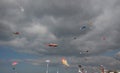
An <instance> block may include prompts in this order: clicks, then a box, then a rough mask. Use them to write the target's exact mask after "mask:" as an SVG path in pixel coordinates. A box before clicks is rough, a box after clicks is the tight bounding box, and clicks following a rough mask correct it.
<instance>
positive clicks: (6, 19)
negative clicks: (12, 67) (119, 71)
mask: <svg viewBox="0 0 120 73" xmlns="http://www.w3.org/2000/svg"><path fill="white" fill-rule="evenodd" d="M119 3H120V1H119V0H114V1H113V0H105V1H101V0H74V1H73V0H21V1H19V0H10V1H7V0H1V1H0V32H1V34H0V45H7V46H10V47H14V49H13V50H16V51H17V52H22V53H23V52H24V53H30V54H37V55H40V54H41V55H47V56H48V55H50V56H54V55H55V56H67V57H69V56H76V57H77V58H78V57H80V58H85V57H86V56H87V57H92V56H94V55H97V57H99V56H98V55H102V54H103V53H106V52H109V51H110V50H113V51H114V50H117V49H118V48H119V47H120V39H119V36H120V35H119V34H120V29H119V27H120V24H119V23H120V21H119V18H120V5H119ZM23 9H24V10H23ZM89 21H91V22H92V24H89ZM83 25H86V26H87V29H85V30H84V31H81V30H80V27H81V26H83ZM13 32H20V35H18V36H14V35H13ZM74 37H76V39H74ZM103 37H105V40H103ZM51 42H52V43H57V44H58V47H56V48H51V47H49V46H46V45H47V44H49V43H51ZM86 50H88V51H89V52H88V53H85V52H84V51H86ZM80 52H83V53H82V54H80ZM100 58H101V57H100ZM102 59H106V62H105V63H107V62H110V61H109V60H112V61H114V59H113V58H112V57H110V58H108V57H107V58H106V57H104V58H103V57H102ZM91 61H93V59H91ZM91 61H89V62H90V63H91V64H92V63H93V62H91ZM97 61H98V62H99V60H97ZM82 62H83V61H82ZM117 62H118V61H117ZM35 64H36V63H35ZM99 64H101V63H99ZM113 64H114V67H115V65H117V64H116V63H112V64H111V65H113ZM93 65H95V64H94V63H93ZM106 66H109V64H106ZM118 68H119V67H118Z"/></svg>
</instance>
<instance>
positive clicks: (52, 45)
mask: <svg viewBox="0 0 120 73" xmlns="http://www.w3.org/2000/svg"><path fill="white" fill-rule="evenodd" d="M48 46H49V47H57V46H58V44H54V43H50V44H48Z"/></svg>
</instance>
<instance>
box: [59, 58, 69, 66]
mask: <svg viewBox="0 0 120 73" xmlns="http://www.w3.org/2000/svg"><path fill="white" fill-rule="evenodd" d="M61 61H62V64H63V65H65V66H67V67H69V66H70V65H69V64H68V62H67V60H66V59H65V58H62V60H61Z"/></svg>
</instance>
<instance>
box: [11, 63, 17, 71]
mask: <svg viewBox="0 0 120 73" xmlns="http://www.w3.org/2000/svg"><path fill="white" fill-rule="evenodd" d="M17 64H18V62H16V61H14V62H12V66H13V68H12V69H13V70H15V66H16V65H17Z"/></svg>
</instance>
